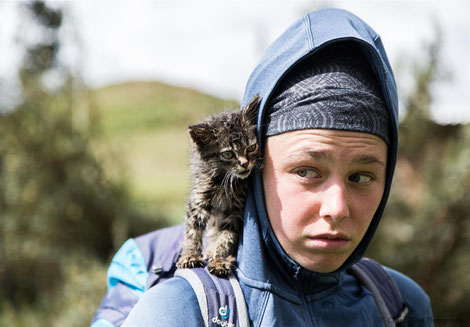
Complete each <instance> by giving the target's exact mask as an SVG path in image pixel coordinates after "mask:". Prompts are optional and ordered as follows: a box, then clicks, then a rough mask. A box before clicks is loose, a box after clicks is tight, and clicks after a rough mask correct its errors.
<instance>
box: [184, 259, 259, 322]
mask: <svg viewBox="0 0 470 327" xmlns="http://www.w3.org/2000/svg"><path fill="white" fill-rule="evenodd" d="M175 276H179V277H182V278H184V279H186V281H188V283H189V284H190V285H191V287H192V288H193V290H194V293H195V294H196V297H197V300H198V303H199V308H200V309H201V314H202V318H203V320H204V326H205V327H220V326H225V327H249V326H250V320H249V318H248V310H247V308H246V302H245V298H244V296H243V293H242V290H241V288H240V284H239V282H238V280H237V278H236V277H235V276H233V274H230V275H229V276H228V277H217V276H214V275H212V274H210V273H209V272H208V271H207V268H193V269H178V270H177V271H176V273H175Z"/></svg>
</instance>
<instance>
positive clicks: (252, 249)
mask: <svg viewBox="0 0 470 327" xmlns="http://www.w3.org/2000/svg"><path fill="white" fill-rule="evenodd" d="M343 41H349V42H355V43H357V44H358V45H359V46H360V48H361V49H362V51H363V53H364V55H365V57H366V58H367V60H368V62H369V64H370V66H371V67H372V70H373V72H374V73H375V75H376V77H377V79H378V81H379V82H380V87H381V90H382V92H383V97H384V100H385V103H386V105H387V107H388V109H389V111H390V117H391V124H392V126H391V130H392V133H391V136H390V145H389V148H388V159H387V160H388V162H387V175H386V186H385V191H384V195H383V198H382V200H381V203H380V205H379V207H378V209H377V212H376V213H375V215H374V217H373V219H372V222H371V224H370V226H369V228H368V230H367V232H366V234H365V236H364V238H363V239H362V241H361V242H360V244H359V245H358V246H357V248H356V249H355V250H354V252H353V253H352V254H351V255H350V257H349V258H348V259H347V260H346V261H345V262H344V264H343V265H342V266H341V267H340V268H339V269H338V270H336V271H334V272H331V273H316V272H312V271H309V270H307V269H305V268H303V267H302V266H300V265H298V264H297V263H296V262H295V261H294V260H292V259H291V258H290V257H289V256H288V255H287V254H286V253H285V251H284V250H283V249H282V247H281V246H280V244H279V242H278V241H277V239H276V237H275V235H274V232H273V230H272V228H271V225H270V223H269V220H268V217H267V214H266V208H265V205H264V194H263V193H264V191H263V183H262V173H261V172H260V171H255V173H254V175H253V176H252V183H251V189H250V192H249V195H248V198H247V202H246V209H245V220H244V227H243V235H242V237H241V239H240V243H239V248H238V255H237V261H238V268H237V270H236V275H237V277H238V279H239V281H240V285H241V287H242V290H243V293H244V295H245V298H246V302H247V306H248V311H249V316H250V319H251V323H252V325H253V326H383V322H382V318H381V315H380V313H379V311H378V309H377V307H376V304H375V302H374V299H373V297H372V295H371V294H370V292H369V291H368V290H366V289H365V288H364V287H363V286H362V285H360V284H359V283H358V282H357V281H356V279H355V278H354V277H352V276H351V275H350V274H349V273H348V272H347V271H346V269H347V268H348V267H350V266H351V265H353V264H354V263H356V262H357V261H359V260H360V259H361V257H362V256H363V255H364V253H365V251H366V249H367V247H368V245H369V243H370V241H371V239H372V237H373V235H374V233H375V231H376V229H377V226H378V224H379V222H380V220H381V217H382V214H383V210H384V207H385V204H386V202H387V198H388V195H389V191H390V185H391V181H392V176H393V171H394V167H395V162H396V158H397V144H398V126H397V125H398V123H397V122H398V99H397V91H396V85H395V80H394V76H393V73H392V70H391V67H390V64H389V62H388V59H387V55H386V53H385V50H384V48H383V46H382V42H381V40H380V37H379V36H378V35H377V34H376V33H375V32H374V31H373V30H372V29H371V28H370V27H369V26H368V25H367V24H366V23H364V22H363V21H362V20H360V19H359V18H358V17H356V16H354V15H353V14H351V13H349V12H347V11H344V10H339V9H325V10H320V11H316V12H313V13H310V14H307V15H305V16H304V17H303V18H302V19H300V20H298V21H297V22H295V23H294V24H293V25H292V26H290V27H289V28H288V29H287V30H286V31H285V32H284V34H282V35H281V36H280V37H279V38H278V39H277V40H276V41H275V42H274V43H273V44H272V45H271V46H270V47H269V48H268V49H267V51H266V53H265V54H264V56H263V58H262V59H261V61H260V63H259V64H258V66H257V67H256V68H255V70H254V72H253V73H252V75H251V76H250V78H249V81H248V83H247V87H246V92H245V95H244V99H243V103H242V105H246V104H247V103H248V102H249V100H250V99H251V98H252V97H253V96H254V95H255V94H259V95H260V97H261V99H262V100H261V103H260V110H259V117H258V126H262V125H263V119H264V111H265V107H266V104H267V103H268V102H269V99H270V97H271V95H272V93H273V91H274V89H275V88H276V86H277V85H278V83H279V81H280V80H281V79H282V77H283V76H284V75H285V74H286V73H287V72H288V71H289V70H290V69H291V68H292V67H293V66H295V65H296V63H298V62H299V61H301V60H302V59H304V58H305V57H306V56H309V55H311V54H313V53H315V52H316V51H318V50H319V49H322V48H323V47H326V46H328V45H330V44H333V43H336V42H343ZM258 133H259V134H258V136H259V140H260V143H261V147H263V145H264V141H265V140H264V139H263V135H262V128H261V127H259V131H258ZM386 269H387V270H388V271H389V273H390V274H391V275H392V277H393V278H394V279H395V281H396V283H397V285H398V286H399V288H400V290H401V292H402V295H403V297H404V300H405V302H406V304H407V305H408V307H409V310H410V311H409V315H410V321H411V324H412V326H432V325H433V323H432V312H431V307H430V302H429V298H428V297H427V295H426V294H425V293H424V291H423V290H422V289H421V288H420V287H419V286H418V285H417V284H416V283H415V282H414V281H412V280H411V279H409V278H408V277H406V276H404V275H403V274H401V273H399V272H396V271H394V270H391V269H388V268H386ZM124 325H125V326H202V325H203V322H202V317H201V314H200V312H199V306H198V303H197V300H196V296H195V295H194V292H193V291H192V289H191V287H190V286H189V284H188V283H187V282H186V281H185V280H183V279H181V278H178V277H176V278H172V279H170V280H168V281H166V282H164V283H161V284H158V285H156V286H155V287H153V288H152V289H150V290H149V291H148V292H146V293H145V295H144V296H143V297H142V299H141V300H140V301H139V302H138V304H137V305H136V306H135V307H134V309H133V311H132V312H131V314H130V315H129V317H128V319H127V320H126V322H125V324H124Z"/></svg>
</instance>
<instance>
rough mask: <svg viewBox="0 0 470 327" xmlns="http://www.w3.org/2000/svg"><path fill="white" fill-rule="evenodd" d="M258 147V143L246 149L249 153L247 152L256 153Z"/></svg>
mask: <svg viewBox="0 0 470 327" xmlns="http://www.w3.org/2000/svg"><path fill="white" fill-rule="evenodd" d="M257 147H258V145H257V144H256V143H255V144H252V145H250V146H249V147H248V148H247V149H246V151H247V152H254V151H256V148H257Z"/></svg>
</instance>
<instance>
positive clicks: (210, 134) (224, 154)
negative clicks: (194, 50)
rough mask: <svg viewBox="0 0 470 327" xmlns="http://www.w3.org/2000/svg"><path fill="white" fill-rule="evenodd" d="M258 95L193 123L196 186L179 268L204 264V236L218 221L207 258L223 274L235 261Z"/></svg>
mask: <svg viewBox="0 0 470 327" xmlns="http://www.w3.org/2000/svg"><path fill="white" fill-rule="evenodd" d="M258 100H259V97H258V96H257V95H256V96H255V97H254V98H253V99H252V100H251V102H250V103H249V104H248V105H247V106H246V107H245V108H243V110H241V111H237V112H233V113H222V114H219V115H215V116H211V117H210V118H209V119H208V120H206V121H203V122H202V123H200V124H196V125H193V126H189V128H188V129H189V134H190V135H191V139H192V149H191V173H192V190H191V194H190V197H189V199H188V203H187V212H186V214H187V217H186V231H185V238H184V243H183V250H182V252H181V256H180V258H179V260H178V262H177V266H178V267H179V268H194V267H204V265H205V260H204V258H203V256H202V238H203V234H204V231H205V230H206V227H208V226H211V227H214V230H213V232H214V233H213V237H212V238H210V239H209V243H208V247H207V251H206V258H207V259H208V261H209V263H208V269H209V271H210V272H211V273H212V274H215V275H218V276H225V275H227V274H229V273H230V272H231V270H232V269H233V267H234V265H235V253H234V252H235V248H236V245H237V244H238V239H239V236H240V232H241V229H242V225H243V213H244V207H245V200H246V192H247V177H248V176H249V175H250V173H251V171H252V170H253V168H254V167H255V165H256V163H257V159H258V152H259V146H258V143H257V140H256V120H257V116H258V115H257V113H258Z"/></svg>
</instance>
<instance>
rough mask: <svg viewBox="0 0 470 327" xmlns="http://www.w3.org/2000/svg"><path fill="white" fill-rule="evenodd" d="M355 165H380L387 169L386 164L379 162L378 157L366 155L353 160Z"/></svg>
mask: <svg viewBox="0 0 470 327" xmlns="http://www.w3.org/2000/svg"><path fill="white" fill-rule="evenodd" d="M353 162H354V163H358V164H362V165H379V166H382V167H385V163H384V162H382V161H381V160H379V159H378V158H377V157H375V156H372V155H364V156H360V157H357V158H356V159H354V160H353Z"/></svg>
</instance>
